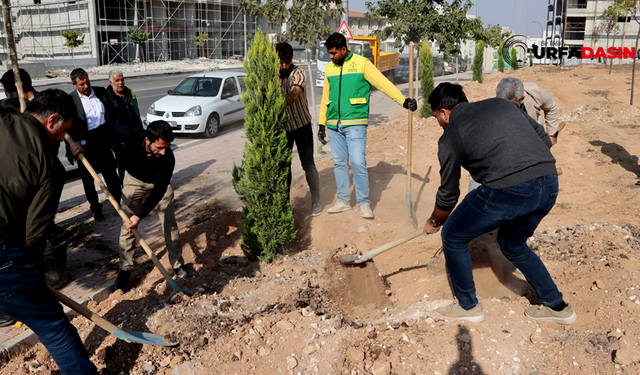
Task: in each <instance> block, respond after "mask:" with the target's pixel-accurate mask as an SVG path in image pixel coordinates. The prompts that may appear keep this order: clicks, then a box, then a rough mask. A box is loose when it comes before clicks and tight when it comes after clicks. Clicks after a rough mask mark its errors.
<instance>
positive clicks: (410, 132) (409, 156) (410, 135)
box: [407, 44, 414, 196]
mask: <svg viewBox="0 0 640 375" xmlns="http://www.w3.org/2000/svg"><path fill="white" fill-rule="evenodd" d="M413 78H414V77H413V44H411V45H409V98H411V96H412V95H413ZM407 113H408V114H409V125H408V129H407V133H408V140H407V195H408V196H410V195H411V163H412V160H411V159H412V154H413V152H412V150H413V145H412V143H413V113H412V112H411V110H410V109H408V110H407Z"/></svg>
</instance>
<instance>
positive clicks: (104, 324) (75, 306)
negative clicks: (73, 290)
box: [49, 287, 116, 333]
mask: <svg viewBox="0 0 640 375" xmlns="http://www.w3.org/2000/svg"><path fill="white" fill-rule="evenodd" d="M49 290H50V291H51V293H53V295H54V297H56V298H57V299H58V301H60V302H62V303H64V304H65V305H67V306H69V308H71V309H72V310H73V311H75V312H77V313H78V314H80V315H82V316H84V317H85V318H87V319H89V320H91V321H92V322H94V323H95V324H96V325H97V326H98V327H100V328H102V329H104V330H105V331H107V332H109V333H114V332H115V331H116V326H115V325H113V324H112V323H110V322H109V321H107V320H106V319H104V318H103V317H101V316H100V315H98V314H96V313H94V312H93V311H91V310H89V309H87V308H86V307H84V306H82V305H81V304H79V303H77V302H76V301H74V300H72V299H71V298H69V297H67V296H65V295H64V294H62V293H60V292H58V291H57V290H55V289H53V288H52V287H49Z"/></svg>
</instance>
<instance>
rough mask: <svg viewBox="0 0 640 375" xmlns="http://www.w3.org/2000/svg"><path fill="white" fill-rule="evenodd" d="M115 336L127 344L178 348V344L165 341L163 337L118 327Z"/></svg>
mask: <svg viewBox="0 0 640 375" xmlns="http://www.w3.org/2000/svg"><path fill="white" fill-rule="evenodd" d="M113 335H114V336H115V337H117V338H119V339H120V340H124V341H126V342H134V343H137V344H147V345H156V346H178V343H175V342H167V341H164V337H163V336H162V335H156V334H155V333H148V332H138V331H130V330H128V329H124V328H120V327H116V329H115V331H114V332H113Z"/></svg>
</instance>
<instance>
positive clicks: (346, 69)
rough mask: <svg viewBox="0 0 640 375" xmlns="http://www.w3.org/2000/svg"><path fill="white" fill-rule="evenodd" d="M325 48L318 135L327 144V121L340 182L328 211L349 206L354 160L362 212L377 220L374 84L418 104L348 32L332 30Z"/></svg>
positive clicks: (406, 105)
mask: <svg viewBox="0 0 640 375" xmlns="http://www.w3.org/2000/svg"><path fill="white" fill-rule="evenodd" d="M325 46H326V47H327V51H328V52H329V56H330V57H331V62H330V63H329V64H327V67H326V68H325V71H324V88H323V90H322V101H321V102H320V118H319V121H318V123H319V125H320V126H319V131H318V138H319V139H320V142H322V143H323V144H324V143H326V139H325V136H326V133H325V125H326V127H327V128H329V140H330V141H331V155H332V156H333V162H334V167H333V172H334V174H335V177H336V185H337V193H336V198H337V199H336V202H335V203H334V204H333V206H331V207H329V209H328V210H327V212H329V213H330V214H335V213H339V212H343V211H348V210H350V209H351V204H350V203H349V202H350V201H351V199H350V194H349V189H350V187H349V159H351V169H352V170H353V183H354V185H355V187H356V198H357V200H358V206H359V207H360V215H362V217H364V218H365V219H373V211H372V210H371V201H370V200H369V172H368V171H367V160H366V158H365V152H366V148H367V125H368V123H369V96H370V94H371V85H373V86H375V87H376V88H377V89H378V90H380V91H382V92H383V93H385V94H386V95H387V96H388V97H390V98H391V99H393V100H394V101H395V102H396V103H398V104H400V105H402V106H403V107H404V108H407V109H409V110H411V111H415V110H416V109H417V108H418V104H417V103H416V100H415V99H411V98H408V99H407V98H405V97H404V96H403V95H402V93H401V92H400V90H398V88H396V87H395V86H394V85H393V84H392V83H391V82H389V80H388V79H387V78H385V76H384V75H383V74H382V73H380V71H379V70H378V69H377V68H376V67H375V66H374V65H373V64H372V63H371V61H369V59H367V58H364V57H362V56H359V55H356V54H354V53H353V52H351V51H349V49H348V48H347V40H346V39H345V37H344V35H342V34H340V33H333V34H332V35H331V36H329V38H328V39H327V41H326V42H325Z"/></svg>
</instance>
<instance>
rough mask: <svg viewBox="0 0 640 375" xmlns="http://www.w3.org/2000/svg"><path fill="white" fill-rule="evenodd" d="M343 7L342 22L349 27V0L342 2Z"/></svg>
mask: <svg viewBox="0 0 640 375" xmlns="http://www.w3.org/2000/svg"><path fill="white" fill-rule="evenodd" d="M342 6H343V7H344V14H343V15H342V20H343V21H345V22H347V26H349V0H342Z"/></svg>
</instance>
